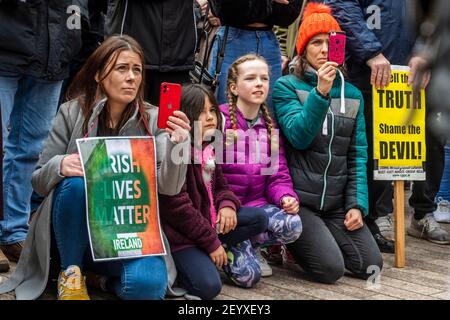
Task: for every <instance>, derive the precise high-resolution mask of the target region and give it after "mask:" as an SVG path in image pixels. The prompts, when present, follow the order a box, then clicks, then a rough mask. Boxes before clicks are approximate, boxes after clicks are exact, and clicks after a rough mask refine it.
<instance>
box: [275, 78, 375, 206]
mask: <svg viewBox="0 0 450 320" xmlns="http://www.w3.org/2000/svg"><path fill="white" fill-rule="evenodd" d="M316 86H317V75H316V74H315V73H314V72H307V73H306V75H305V78H304V79H303V80H299V79H298V78H297V77H296V76H294V75H288V76H284V77H281V78H280V79H278V81H277V82H276V84H275V87H274V89H273V103H274V112H275V116H276V118H277V120H278V124H279V126H280V128H281V130H282V132H283V134H284V135H285V137H286V140H287V143H286V158H287V161H288V166H289V170H290V173H291V175H292V180H293V183H294V188H295V191H296V192H297V194H298V196H299V198H300V203H301V204H302V205H304V206H307V207H310V208H311V209H313V210H316V211H321V212H339V211H341V212H342V211H345V212H347V211H348V210H349V209H352V208H357V209H360V210H361V211H362V213H363V215H367V207H368V200H367V196H368V195H367V175H366V163H367V141H366V128H365V123H364V100H363V98H362V95H361V92H360V91H359V90H358V89H357V88H356V87H354V86H353V85H351V84H349V83H345V82H342V81H341V79H340V77H339V75H338V76H337V78H336V80H335V81H334V83H333V87H332V89H331V91H330V98H329V99H326V98H325V97H323V96H322V95H320V94H319V93H318V92H317V90H316V89H315V88H316ZM342 89H343V90H344V96H343V97H342V99H341V90H342Z"/></svg>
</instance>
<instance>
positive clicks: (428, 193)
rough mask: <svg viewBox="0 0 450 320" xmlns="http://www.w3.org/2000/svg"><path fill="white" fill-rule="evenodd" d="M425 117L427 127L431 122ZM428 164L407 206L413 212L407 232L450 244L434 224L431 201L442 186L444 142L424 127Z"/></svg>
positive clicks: (444, 232)
mask: <svg viewBox="0 0 450 320" xmlns="http://www.w3.org/2000/svg"><path fill="white" fill-rule="evenodd" d="M431 117H433V116H432V115H428V118H427V123H430V122H432V121H433V120H432V119H431ZM425 135H426V148H427V161H426V164H425V171H426V173H427V174H426V180H425V181H415V182H414V186H413V190H412V195H411V197H410V198H409V205H410V206H411V207H413V208H414V217H413V219H411V225H410V226H409V228H408V229H407V232H408V234H409V235H411V236H413V237H417V238H425V239H427V240H429V241H431V242H434V243H438V244H450V234H449V233H448V232H447V231H446V230H445V229H443V228H442V227H441V226H440V225H439V223H438V222H437V221H436V220H435V218H434V215H433V212H434V211H435V210H436V203H435V202H434V199H435V197H436V194H437V192H438V191H439V186H440V183H441V178H442V173H443V171H444V146H445V142H446V139H445V137H443V136H440V135H438V134H436V133H434V132H433V130H431V128H430V126H429V125H427V126H426V134H425Z"/></svg>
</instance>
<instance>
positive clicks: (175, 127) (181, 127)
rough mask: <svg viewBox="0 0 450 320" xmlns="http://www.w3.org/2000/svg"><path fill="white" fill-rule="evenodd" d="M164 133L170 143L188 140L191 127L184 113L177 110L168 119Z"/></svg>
mask: <svg viewBox="0 0 450 320" xmlns="http://www.w3.org/2000/svg"><path fill="white" fill-rule="evenodd" d="M166 131H167V132H168V133H169V135H170V141H172V142H173V143H175V144H177V143H181V142H183V141H185V140H187V139H188V138H189V132H190V131H191V126H190V125H189V119H188V117H187V116H186V115H185V114H184V112H182V111H178V110H177V111H175V112H174V113H173V116H170V117H169V121H167V128H166Z"/></svg>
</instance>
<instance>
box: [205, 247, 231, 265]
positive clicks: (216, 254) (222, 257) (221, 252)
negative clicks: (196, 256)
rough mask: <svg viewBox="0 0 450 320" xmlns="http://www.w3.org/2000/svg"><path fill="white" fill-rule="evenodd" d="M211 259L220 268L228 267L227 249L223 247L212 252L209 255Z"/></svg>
mask: <svg viewBox="0 0 450 320" xmlns="http://www.w3.org/2000/svg"><path fill="white" fill-rule="evenodd" d="M209 257H210V258H211V260H212V262H213V263H214V264H215V265H216V266H217V267H218V268H221V267H222V266H226V265H227V263H228V261H227V253H226V252H225V249H224V248H223V247H222V246H219V247H218V248H217V249H216V250H214V251H213V252H211V253H210V254H209Z"/></svg>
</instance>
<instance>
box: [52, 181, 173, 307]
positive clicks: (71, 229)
mask: <svg viewBox="0 0 450 320" xmlns="http://www.w3.org/2000/svg"><path fill="white" fill-rule="evenodd" d="M53 197H54V199H53V208H52V222H53V230H54V234H55V240H56V245H57V248H58V252H59V256H60V259H61V269H62V270H65V269H67V267H68V266H70V265H77V266H80V267H82V266H83V264H87V265H88V266H87V267H88V268H89V269H91V270H93V271H95V272H97V273H100V274H103V275H106V276H108V278H109V279H108V280H109V283H110V284H111V287H112V288H113V290H114V292H115V293H116V295H117V296H118V297H119V298H121V299H139V300H156V299H163V298H164V295H165V292H166V288H167V270H166V265H165V262H164V259H163V257H159V256H158V257H143V258H137V259H124V260H115V261H107V262H92V258H91V255H90V252H88V248H89V238H88V230H87V221H86V197H85V187H84V180H83V178H80V177H70V178H65V179H64V180H63V181H61V182H60V183H59V184H58V186H57V187H56V189H55V192H54V194H53ZM86 257H87V259H86Z"/></svg>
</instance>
